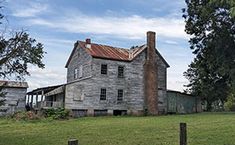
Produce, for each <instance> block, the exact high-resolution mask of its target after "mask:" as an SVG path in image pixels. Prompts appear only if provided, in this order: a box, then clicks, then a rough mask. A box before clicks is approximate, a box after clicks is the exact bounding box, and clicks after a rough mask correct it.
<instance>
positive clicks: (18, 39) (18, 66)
mask: <svg viewBox="0 0 235 145" xmlns="http://www.w3.org/2000/svg"><path fill="white" fill-rule="evenodd" d="M1 9H2V7H0V10H1ZM3 19H4V15H3V14H2V13H0V26H2V27H3V25H2V22H3V21H4V20H3ZM1 30H3V29H1ZM3 34H5V35H1V36H0V78H1V79H2V78H7V79H9V78H10V79H18V80H22V79H23V78H24V76H25V75H30V73H29V71H28V66H29V65H35V66H37V67H39V68H44V63H43V62H42V58H43V56H44V53H45V52H44V51H43V45H42V44H41V43H37V42H36V40H35V39H33V38H30V37H29V34H28V33H27V32H25V31H23V30H22V31H18V32H14V33H13V34H12V33H11V36H10V37H9V34H6V33H3ZM1 90H2V86H1V87H0V106H1V105H3V104H4V100H5V99H4V95H5V93H3V92H2V91H1Z"/></svg>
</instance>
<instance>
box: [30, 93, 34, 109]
mask: <svg viewBox="0 0 235 145" xmlns="http://www.w3.org/2000/svg"><path fill="white" fill-rule="evenodd" d="M30 107H31V108H33V94H32V95H31V102H30Z"/></svg>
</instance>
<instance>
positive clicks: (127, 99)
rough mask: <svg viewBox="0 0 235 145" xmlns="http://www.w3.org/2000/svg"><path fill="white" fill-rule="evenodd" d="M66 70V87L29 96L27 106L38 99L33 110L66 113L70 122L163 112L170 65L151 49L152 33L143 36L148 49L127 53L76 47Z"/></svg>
mask: <svg viewBox="0 0 235 145" xmlns="http://www.w3.org/2000/svg"><path fill="white" fill-rule="evenodd" d="M65 67H66V68H67V83H66V84H64V85H60V86H55V87H45V88H39V89H36V90H33V91H31V92H29V93H28V101H30V100H29V99H30V98H31V100H33V96H35V95H36V100H38V98H39V96H40V97H41V99H40V100H41V101H36V104H35V105H36V106H37V107H38V106H40V107H41V106H43V107H65V108H66V109H70V110H71V111H72V112H73V114H74V116H85V115H92V116H93V115H94V116H98V115H108V114H110V115H119V114H134V115H141V114H144V113H148V114H152V115H157V114H164V113H166V111H167V95H166V91H167V86H166V79H167V78H166V76H167V68H168V67H169V64H168V63H167V62H166V61H165V59H164V58H163V57H162V56H161V54H160V53H159V52H158V50H157V49H156V44H155V32H147V44H144V45H141V46H136V47H132V48H130V49H123V48H117V47H113V46H107V45H101V44H95V43H92V42H91V39H86V40H85V41H77V42H76V43H75V44H74V48H73V50H72V53H71V55H70V57H69V59H68V61H67V63H66V66H65ZM30 96H31V97H30ZM43 97H44V99H43ZM43 100H44V101H43ZM42 101H43V102H42ZM39 104H40V105H39Z"/></svg>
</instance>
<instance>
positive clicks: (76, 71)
mask: <svg viewBox="0 0 235 145" xmlns="http://www.w3.org/2000/svg"><path fill="white" fill-rule="evenodd" d="M77 78H78V69H77V68H75V69H74V79H77Z"/></svg>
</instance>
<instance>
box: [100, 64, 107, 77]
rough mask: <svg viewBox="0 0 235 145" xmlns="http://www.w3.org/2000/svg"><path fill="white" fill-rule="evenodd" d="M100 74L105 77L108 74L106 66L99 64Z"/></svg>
mask: <svg viewBox="0 0 235 145" xmlns="http://www.w3.org/2000/svg"><path fill="white" fill-rule="evenodd" d="M100 74H102V75H107V74H108V65H107V64H101V66H100Z"/></svg>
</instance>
